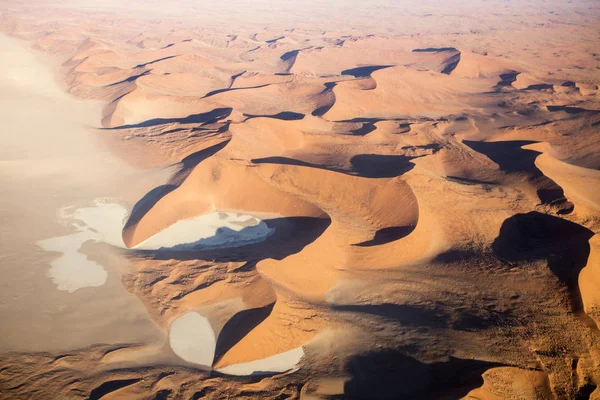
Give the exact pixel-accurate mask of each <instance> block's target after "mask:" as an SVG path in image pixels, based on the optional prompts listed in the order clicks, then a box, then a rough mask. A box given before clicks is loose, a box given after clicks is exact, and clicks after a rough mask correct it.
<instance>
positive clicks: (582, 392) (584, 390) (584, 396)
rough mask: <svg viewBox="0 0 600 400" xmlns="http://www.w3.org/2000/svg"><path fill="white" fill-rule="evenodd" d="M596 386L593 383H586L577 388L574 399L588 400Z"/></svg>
mask: <svg viewBox="0 0 600 400" xmlns="http://www.w3.org/2000/svg"><path fill="white" fill-rule="evenodd" d="M596 388H597V386H596V385H594V384H593V383H591V382H590V383H586V384H585V385H583V386H582V387H581V388H579V392H577V394H576V395H575V400H590V397H591V396H592V393H594V391H595V390H596Z"/></svg>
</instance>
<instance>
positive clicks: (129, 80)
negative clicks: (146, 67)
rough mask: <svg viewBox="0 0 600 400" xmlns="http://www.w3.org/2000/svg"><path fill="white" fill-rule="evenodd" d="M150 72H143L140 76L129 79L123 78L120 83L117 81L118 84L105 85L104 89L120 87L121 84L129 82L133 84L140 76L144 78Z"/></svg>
mask: <svg viewBox="0 0 600 400" xmlns="http://www.w3.org/2000/svg"><path fill="white" fill-rule="evenodd" d="M150 72H151V71H144V72H142V73H141V74H138V75H133V76H130V77H129V78H125V79H123V80H122V81H119V82H114V83H111V84H109V85H106V86H105V87H112V86H117V85H120V84H122V83H131V82H135V81H136V80H137V79H138V78H141V77H142V76H146V75H148V74H149V73H150Z"/></svg>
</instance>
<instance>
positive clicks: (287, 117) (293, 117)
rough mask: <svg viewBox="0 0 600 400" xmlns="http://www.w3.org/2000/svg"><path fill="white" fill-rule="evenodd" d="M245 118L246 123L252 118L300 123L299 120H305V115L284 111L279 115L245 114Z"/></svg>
mask: <svg viewBox="0 0 600 400" xmlns="http://www.w3.org/2000/svg"><path fill="white" fill-rule="evenodd" d="M244 116H245V117H246V121H248V120H249V119H252V118H273V119H279V120H282V121H299V120H302V119H304V117H305V115H304V114H302V113H297V112H294V111H282V112H280V113H277V114H263V115H257V114H244Z"/></svg>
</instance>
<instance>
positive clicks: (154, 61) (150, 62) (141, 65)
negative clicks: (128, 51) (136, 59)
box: [133, 56, 177, 68]
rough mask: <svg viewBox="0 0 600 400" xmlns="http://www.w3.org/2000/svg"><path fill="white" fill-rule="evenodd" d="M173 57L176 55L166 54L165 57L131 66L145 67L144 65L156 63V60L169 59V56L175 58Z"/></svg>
mask: <svg viewBox="0 0 600 400" xmlns="http://www.w3.org/2000/svg"><path fill="white" fill-rule="evenodd" d="M175 57H177V56H167V57H163V58H158V59H156V60H152V61H148V62H146V63H143V64H138V65H136V66H135V67H133V68H142V67H145V66H146V65H150V64H154V63H157V62H160V61H165V60H170V59H171V58H175Z"/></svg>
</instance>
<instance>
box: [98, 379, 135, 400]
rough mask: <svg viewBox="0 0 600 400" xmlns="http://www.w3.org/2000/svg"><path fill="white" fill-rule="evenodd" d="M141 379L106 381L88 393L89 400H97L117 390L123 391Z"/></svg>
mask: <svg viewBox="0 0 600 400" xmlns="http://www.w3.org/2000/svg"><path fill="white" fill-rule="evenodd" d="M141 380H142V379H141V378H132V379H117V380H113V381H106V382H104V383H102V384H101V385H100V386H97V387H95V388H94V389H92V391H91V392H90V396H89V397H88V399H89V400H97V399H100V398H102V397H104V396H105V395H107V394H109V393H111V392H114V391H117V390H119V389H123V388H124V387H127V386H131V385H133V384H134V383H137V382H139V381H141Z"/></svg>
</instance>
